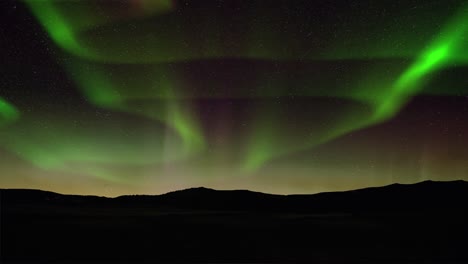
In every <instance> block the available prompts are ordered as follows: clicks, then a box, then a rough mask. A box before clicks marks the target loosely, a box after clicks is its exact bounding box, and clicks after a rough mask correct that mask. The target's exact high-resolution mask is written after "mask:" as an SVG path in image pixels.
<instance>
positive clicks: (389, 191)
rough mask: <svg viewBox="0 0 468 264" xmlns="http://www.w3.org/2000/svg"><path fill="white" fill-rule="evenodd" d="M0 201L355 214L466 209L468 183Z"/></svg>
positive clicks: (31, 193)
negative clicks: (306, 191)
mask: <svg viewBox="0 0 468 264" xmlns="http://www.w3.org/2000/svg"><path fill="white" fill-rule="evenodd" d="M1 195H2V203H3V204H8V203H13V204H15V203H29V204H36V203H39V204H61V205H102V206H126V207H128V206H135V207H154V208H173V209H197V210H247V211H251V210H255V211H281V212H287V211H294V212H353V211H369V210H372V211H389V210H415V209H420V210H445V209H465V208H467V205H466V202H465V201H468V182H466V181H462V180H459V181H447V182H438V181H424V182H419V183H416V184H392V185H388V186H383V187H372V188H365V189H358V190H351V191H344V192H327V193H318V194H302V195H274V194H266V193H261V192H253V191H248V190H214V189H209V188H204V187H198V188H190V189H185V190H179V191H174V192H169V193H166V194H162V195H124V196H119V197H116V198H107V197H99V196H80V195H64V194H58V193H54V192H48V191H40V190H28V189H1Z"/></svg>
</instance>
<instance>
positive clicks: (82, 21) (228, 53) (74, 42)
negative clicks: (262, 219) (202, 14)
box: [0, 0, 468, 183]
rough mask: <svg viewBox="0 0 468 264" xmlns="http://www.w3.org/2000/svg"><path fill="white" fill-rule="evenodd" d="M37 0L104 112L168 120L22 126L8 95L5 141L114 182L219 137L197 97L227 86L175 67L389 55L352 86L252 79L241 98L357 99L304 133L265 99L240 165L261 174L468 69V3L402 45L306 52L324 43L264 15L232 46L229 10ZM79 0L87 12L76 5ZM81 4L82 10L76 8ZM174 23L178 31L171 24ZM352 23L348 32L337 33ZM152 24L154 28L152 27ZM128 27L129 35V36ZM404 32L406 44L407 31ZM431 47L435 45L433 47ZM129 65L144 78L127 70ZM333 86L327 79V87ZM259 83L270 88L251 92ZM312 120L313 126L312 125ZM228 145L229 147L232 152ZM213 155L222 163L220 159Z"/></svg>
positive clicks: (33, 5)
mask: <svg viewBox="0 0 468 264" xmlns="http://www.w3.org/2000/svg"><path fill="white" fill-rule="evenodd" d="M25 2H26V3H27V5H28V6H29V7H30V9H31V11H32V13H33V14H34V15H35V16H36V18H37V19H38V21H39V22H40V23H41V24H42V26H43V27H44V29H45V30H46V31H47V33H48V34H49V36H50V38H51V39H52V40H53V41H54V42H55V43H56V44H57V46H58V47H60V48H61V49H62V50H63V51H65V52H64V53H63V54H62V55H61V56H63V57H66V58H67V63H65V64H64V67H65V68H66V70H67V71H68V73H69V75H70V77H71V78H72V79H73V80H74V81H75V82H76V84H77V86H78V87H79V89H80V91H81V92H82V93H83V94H84V96H85V97H86V98H87V99H88V100H89V102H91V103H92V104H93V105H95V106H97V107H99V108H102V109H106V110H109V111H114V112H117V113H122V114H130V115H132V116H137V117H138V118H140V119H141V120H143V121H145V120H153V121H157V122H155V123H157V124H158V125H154V128H153V129H151V130H150V131H146V130H145V129H140V130H139V129H136V130H135V131H133V132H132V133H134V136H133V137H132V138H134V141H132V142H131V144H124V143H121V142H122V138H123V136H122V135H120V134H119V133H120V132H117V133H116V132H115V131H116V130H117V131H118V129H116V128H115V127H113V126H112V125H109V124H105V123H101V122H98V121H96V120H94V121H83V122H91V123H93V122H96V123H95V124H94V123H93V125H89V126H87V127H88V128H75V127H73V124H71V123H70V121H68V120H67V119H66V118H65V117H61V116H58V117H56V118H57V119H56V120H50V118H49V117H46V115H41V114H37V115H34V116H31V117H29V118H26V119H23V120H21V119H20V121H22V122H20V123H19V124H16V123H15V122H14V121H17V119H18V118H19V112H18V111H17V110H16V109H15V108H14V107H13V106H12V105H10V104H9V103H7V102H6V101H4V100H2V99H1V98H0V126H3V125H4V124H7V123H13V126H12V127H9V128H8V130H4V131H2V136H3V140H2V142H1V143H2V145H3V146H5V147H6V148H7V149H8V150H10V151H12V152H14V153H16V154H17V155H19V156H21V157H22V158H24V159H26V160H29V161H30V162H31V163H33V164H34V165H35V166H38V167H40V168H43V169H46V170H58V171H76V170H77V168H80V170H82V172H83V173H84V174H87V175H90V176H92V177H97V178H99V179H103V180H105V181H110V182H124V183H132V182H134V179H127V178H126V176H125V175H126V173H124V172H122V174H121V175H119V173H118V170H116V169H114V168H111V167H112V165H115V164H123V165H128V166H129V167H128V168H129V169H128V170H133V171H134V170H135V166H140V167H142V168H151V169H153V167H152V166H155V164H166V163H172V162H176V161H180V160H187V159H190V158H192V157H196V156H197V155H206V152H205V150H206V146H207V142H206V141H207V139H206V138H205V135H204V132H203V129H202V128H201V124H200V120H199V117H198V116H197V115H196V114H195V112H194V106H193V105H191V100H192V99H200V98H202V99H210V98H223V96H225V95H224V94H223V93H222V92H219V93H217V92H216V89H214V90H215V91H214V92H210V93H208V92H196V91H195V92H193V91H192V92H188V91H187V87H186V86H187V84H186V83H185V82H184V80H183V78H181V77H180V76H179V75H181V74H180V73H178V72H177V71H174V70H172V68H173V66H174V64H177V63H182V64H183V63H187V62H190V61H202V60H209V59H214V58H238V59H244V60H261V61H267V62H278V63H283V62H285V63H287V62H290V61H296V60H305V61H343V62H346V61H353V60H356V59H359V60H368V59H376V60H377V61H378V63H376V64H375V65H373V66H376V67H375V68H374V69H372V70H369V68H372V67H369V68H366V70H364V71H362V72H359V73H358V74H356V75H353V76H352V77H350V82H346V81H347V80H345V82H346V83H352V87H350V89H339V87H338V88H337V87H335V88H330V89H329V88H327V85H336V83H334V82H331V84H330V82H326V81H323V83H320V82H319V83H318V85H317V84H316V82H315V81H316V80H315V79H314V80H313V81H312V79H309V76H308V75H304V76H302V78H299V79H297V80H294V82H295V83H293V84H291V79H289V78H287V77H284V79H281V78H279V77H278V79H276V80H274V81H272V80H271V79H270V78H269V77H270V75H269V73H264V72H259V74H258V76H257V78H256V80H255V82H253V81H252V82H248V83H246V84H245V87H239V90H237V91H233V92H232V93H233V95H232V97H233V98H247V99H248V98H263V99H266V100H274V99H275V98H279V100H281V98H282V97H284V96H286V94H288V95H291V93H290V92H288V91H286V92H285V90H287V88H285V87H287V86H288V85H291V87H292V86H296V87H299V88H300V89H296V90H294V91H293V92H292V95H294V96H299V97H301V96H304V97H317V98H327V97H329V98H342V99H345V100H348V101H351V102H353V104H355V105H351V106H344V107H343V108H342V109H338V110H337V111H336V112H334V113H313V114H311V116H312V115H313V116H314V117H315V118H310V120H311V121H310V122H311V123H310V124H308V123H307V124H304V125H302V126H300V127H299V129H298V131H297V132H294V133H296V134H294V133H293V132H290V131H285V129H284V128H283V123H284V121H285V120H288V119H290V116H289V114H288V112H287V111H286V110H284V109H278V107H275V104H266V105H265V106H262V105H261V104H260V106H259V107H257V108H255V112H254V113H253V114H252V116H253V118H252V119H253V120H252V121H251V124H249V126H248V128H247V129H248V132H247V134H248V135H247V137H246V138H245V140H244V141H245V142H241V143H240V144H242V146H241V147H240V148H241V150H240V154H239V155H240V156H241V157H242V158H240V159H239V161H238V162H239V164H236V165H235V166H234V167H235V168H234V170H239V173H246V174H249V173H255V172H256V171H258V170H259V169H260V168H261V167H262V166H263V165H264V164H265V163H267V162H269V161H271V160H272V159H275V158H279V157H282V156H285V155H288V154H291V153H295V152H299V151H303V150H306V149H310V148H313V147H316V146H318V145H320V144H323V143H326V142H329V141H330V140H333V139H336V138H337V137H340V136H343V135H345V134H347V133H350V132H352V131H356V130H359V129H363V128H366V127H369V126H372V125H375V124H378V123H381V122H384V121H386V120H388V119H390V118H392V117H393V116H395V115H396V114H397V113H398V112H399V111H400V109H401V108H402V107H403V106H404V105H405V104H406V102H408V100H410V99H411V98H412V97H413V96H415V95H417V94H418V93H420V92H422V91H423V90H424V88H425V84H426V83H428V82H429V81H430V78H431V76H432V75H433V74H434V73H436V72H437V71H439V70H443V69H445V68H447V67H451V66H452V65H454V64H457V65H465V64H466V63H467V62H468V53H467V52H465V50H466V48H467V47H468V43H467V41H468V40H467V37H466V36H467V35H468V5H464V6H462V7H461V8H459V10H457V12H456V14H455V15H453V16H452V19H450V20H449V21H448V22H446V26H445V27H443V28H442V30H437V31H438V32H434V30H432V31H431V30H427V31H425V32H424V36H422V37H421V39H423V41H415V42H414V43H409V42H408V43H407V45H401V46H396V47H395V48H375V47H386V46H387V45H388V44H386V42H385V41H384V40H382V39H380V35H379V34H375V35H372V32H371V33H369V35H366V36H363V35H359V36H348V35H346V34H345V33H343V34H342V37H343V38H347V37H349V39H350V40H351V41H352V42H354V41H359V40H361V39H365V38H370V39H371V40H370V41H367V42H366V43H360V44H362V46H359V45H351V47H356V46H358V47H359V48H351V49H347V48H346V47H345V46H341V47H340V46H339V44H337V43H341V41H340V40H339V39H330V36H328V35H324V38H325V39H328V40H327V41H328V42H327V41H325V42H326V44H325V45H323V46H325V47H326V48H321V47H313V51H314V52H304V50H309V49H308V48H307V46H308V45H312V44H311V43H312V42H311V41H309V42H308V41H306V40H304V41H303V42H301V43H296V42H297V41H294V39H296V38H295V37H294V35H295V34H298V32H295V31H294V30H292V31H290V32H286V33H284V32H278V31H276V30H275V28H276V27H277V25H275V24H271V23H267V22H268V21H265V22H264V23H260V22H258V20H255V21H257V22H254V20H253V19H252V17H249V16H247V18H246V21H244V22H242V25H244V26H245V25H249V26H246V27H245V28H249V30H247V31H246V32H245V34H241V36H243V38H242V37H241V38H240V39H243V41H240V42H243V43H244V45H241V44H239V45H238V46H235V47H225V44H223V43H225V42H226V39H224V38H222V37H213V36H220V35H223V26H222V25H223V23H225V20H223V18H222V15H217V14H213V16H214V19H215V20H216V21H218V22H219V23H213V22H212V20H203V19H200V20H197V18H199V14H196V13H187V17H186V18H184V17H183V16H182V15H180V14H174V13H173V12H172V11H173V10H175V9H176V8H177V7H175V6H173V4H172V3H173V1H169V0H161V1H142V2H141V3H143V5H141V6H139V7H138V9H137V10H136V11H134V12H133V13H131V14H130V15H128V14H126V15H121V14H119V15H114V16H109V17H107V18H103V16H100V14H98V13H93V12H91V11H90V10H94V9H93V7H94V5H97V4H93V2H92V1H82V2H80V1H77V2H73V3H74V4H73V3H69V2H67V1H63V2H61V1H35V0H27V1H25ZM77 3H78V4H77ZM73 5H75V7H76V6H77V7H78V8H79V9H73V8H71V6H73ZM70 8H71V9H70ZM70 10H75V11H76V12H75V15H72V14H71V12H70ZM254 10H255V11H256V12H253V13H259V15H258V16H259V18H258V19H260V20H261V19H265V20H268V19H267V18H270V17H275V16H277V15H278V14H277V12H278V11H275V8H260V7H256V8H255V9H254ZM422 13H423V12H422ZM410 16H411V14H402V15H401V17H400V19H401V20H402V21H405V20H407V19H409V17H410ZM135 19H137V21H139V22H140V23H141V24H140V26H139V27H138V29H135V28H134V27H133V26H132V24H131V23H130V22H128V21H132V20H135ZM194 21H196V22H194ZM416 21H417V20H416ZM421 21H422V22H420V24H419V25H417V26H420V27H424V28H425V27H426V25H424V24H425V20H424V19H421ZM155 22H156V23H155ZM116 23H118V25H119V28H120V31H119V32H113V30H112V28H113V27H111V26H110V25H115V24H116ZM429 24H430V23H429ZM149 25H152V26H149ZM154 25H156V26H154ZM180 25H181V26H180ZM429 26H430V25H429ZM429 26H427V27H429ZM165 27H166V28H169V29H172V31H171V30H164V28H165ZM180 28H182V29H180ZM389 28H390V30H391V32H387V33H386V34H388V35H390V36H392V35H395V36H401V35H402V33H401V30H402V29H400V28H398V27H395V26H392V27H389ZM194 29H199V30H194ZM342 30H343V29H340V28H338V29H336V31H337V32H341V31H342ZM149 31H151V32H152V33H151V34H147V33H148V32H149ZM364 31H365V30H364ZM133 32H136V33H133ZM195 34H199V35H200V36H196V35H195ZM323 34H325V33H323ZM359 34H365V33H362V32H361V33H359ZM122 35H123V36H127V37H125V39H124V40H121V39H120V38H121V37H120V36H122ZM318 37H320V36H318ZM282 39H290V40H291V43H289V44H290V45H289V46H288V48H284V47H283V46H281V45H284V41H281V40H282ZM399 39H400V40H401V41H403V42H404V39H405V37H404V36H403V37H401V38H399ZM406 39H408V38H406ZM279 43H283V44H281V45H280V44H279ZM368 43H372V45H370V44H368ZM420 43H426V45H423V46H421V44H420ZM330 47H332V48H330ZM415 54H416V55H415ZM388 59H404V61H405V63H397V64H392V63H391V62H389V61H387V60H388ZM409 60H413V61H412V62H408V61H409ZM119 69H123V70H122V71H130V72H131V73H132V74H128V75H127V76H126V75H124V74H119V72H120V70H119ZM343 78H346V77H343ZM206 82H207V84H206V85H207V86H212V87H215V88H216V85H219V83H217V82H215V81H210V80H206ZM210 82H212V83H210ZM322 84H323V87H320V85H322ZM251 86H253V87H255V88H258V89H253V90H254V91H253V92H247V91H249V90H250V87H251ZM262 87H265V89H261V88H262ZM290 89H291V88H290ZM356 105H357V106H358V107H356ZM316 115H317V116H316ZM320 116H321V117H320ZM316 119H320V120H321V119H323V120H324V124H323V125H321V126H320V127H314V125H313V123H314V122H315V120H316ZM145 122H146V121H145ZM44 123H47V124H48V125H47V126H48V127H47V128H43V124H44ZM159 124H160V125H161V126H162V127H163V128H161V127H159ZM309 125H310V126H309ZM307 126H309V128H310V129H309V130H304V127H307ZM31 130H33V131H35V133H34V134H33V135H32V136H28V135H24V133H21V131H31ZM95 130H97V131H102V132H103V134H104V135H106V136H96V135H95V134H94V131H95ZM50 131H53V133H50ZM290 133H292V134H293V136H291V134H290ZM109 135H111V136H109ZM225 151H226V152H229V149H227V150H225ZM210 158H211V159H213V161H215V160H216V159H215V157H212V156H209V157H208V159H210ZM83 164H86V166H83ZM122 170H125V169H122Z"/></svg>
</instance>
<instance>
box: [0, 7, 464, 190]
mask: <svg viewBox="0 0 468 264" xmlns="http://www.w3.org/2000/svg"><path fill="white" fill-rule="evenodd" d="M1 10H2V25H3V26H2V28H1V29H0V30H1V31H0V33H1V35H0V38H1V40H2V41H1V46H0V48H1V49H0V50H1V51H0V54H2V57H3V60H2V61H3V67H2V70H3V71H4V72H3V74H2V76H1V80H2V82H1V84H2V86H0V172H1V173H0V185H1V186H2V187H7V188H8V187H15V188H39V189H47V190H52V191H58V192H65V193H80V194H81V193H86V194H88V193H91V194H99V195H110V196H113V195H118V194H124V193H125V194H126V193H161V192H167V191H171V190H175V189H181V188H188V187H193V186H206V187H212V188H217V189H238V188H242V189H250V190H257V191H263V192H271V193H313V192H318V191H334V190H346V189H352V188H360V187H366V186H376V185H384V184H390V183H394V182H403V183H409V182H415V181H420V180H427V179H432V180H451V179H465V180H468V148H466V146H467V143H466V142H468V78H467V77H466V73H467V70H468V52H467V50H468V4H467V3H466V2H465V1H460V0H448V1H423V0H411V1H380V2H379V3H376V2H375V1H370V0H366V1H337V2H335V1H333V2H331V1H305V0H304V1H298V0H294V1H286V0H285V1H272V2H266V1H258V0H255V1H229V0H225V1H222V0H208V1H188V0H186V1H181V0H128V1H117V0H116V1H91V0H78V1H59V0H43V1H36V0H25V1H14V0H8V1H5V2H3V3H2V4H1Z"/></svg>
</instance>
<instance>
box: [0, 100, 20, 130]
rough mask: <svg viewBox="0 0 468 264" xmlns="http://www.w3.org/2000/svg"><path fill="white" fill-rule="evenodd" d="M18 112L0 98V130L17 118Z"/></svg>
mask: <svg viewBox="0 0 468 264" xmlns="http://www.w3.org/2000/svg"><path fill="white" fill-rule="evenodd" d="M19 116H20V114H19V111H18V110H17V109H16V108H15V107H14V106H13V105H12V104H10V103H8V102H7V101H6V100H4V99H3V98H1V97H0V128H1V127H2V126H4V125H7V124H9V123H11V122H14V121H15V120H17V119H18V118H19Z"/></svg>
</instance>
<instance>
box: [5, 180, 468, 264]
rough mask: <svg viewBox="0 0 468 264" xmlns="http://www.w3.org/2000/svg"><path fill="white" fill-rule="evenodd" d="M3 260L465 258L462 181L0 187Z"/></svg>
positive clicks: (467, 196)
mask: <svg viewBox="0 0 468 264" xmlns="http://www.w3.org/2000/svg"><path fill="white" fill-rule="evenodd" d="M0 195H1V196H0V199H1V226H0V228H1V229H0V231H1V232H0V234H1V237H0V238H1V240H0V243H1V252H0V256H1V259H0V262H1V263H15V262H29V263H40V262H41V263H43V262H56V263H62V262H68V263H70V262H74V263H75V262H76V263H87V262H93V263H98V262H112V263H115V262H157V261H162V262H297V261H304V262H307V263H349V262H354V263H422V262H424V263H428V262H429V263H464V262H468V254H467V253H466V252H467V251H468V203H467V202H468V183H467V182H463V181H453V182H430V181H427V182H421V183H418V184H413V185H399V184H394V185H390V186H385V187H379V188H369V189H362V190H356V191H349V192H337V193H322V194H316V195H289V196H279V195H269V194H262V193H255V192H249V191H215V190H211V189H206V188H194V189H188V190H183V191H178V192H173V193H168V194H165V195H159V196H122V197H117V198H104V197H95V196H75V195H61V194H57V193H52V192H45V191H38V190H12V189H3V190H1V193H0Z"/></svg>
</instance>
